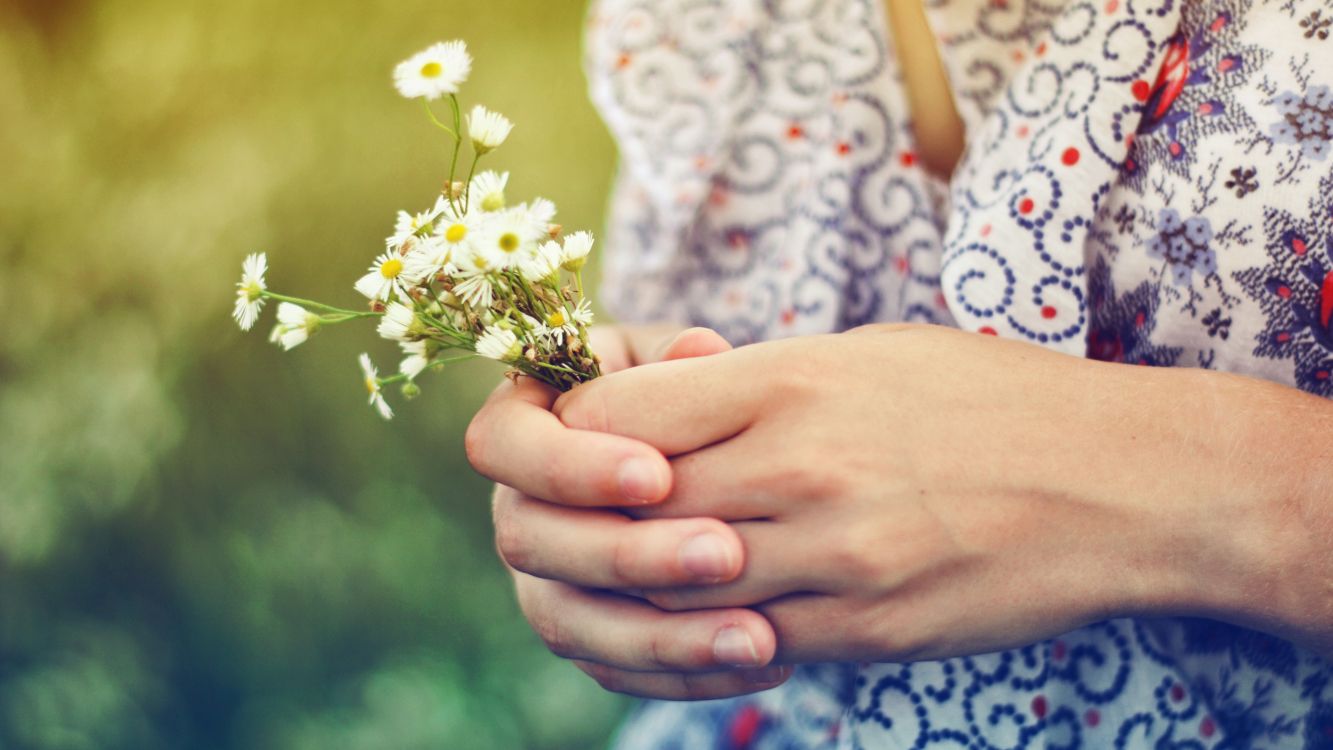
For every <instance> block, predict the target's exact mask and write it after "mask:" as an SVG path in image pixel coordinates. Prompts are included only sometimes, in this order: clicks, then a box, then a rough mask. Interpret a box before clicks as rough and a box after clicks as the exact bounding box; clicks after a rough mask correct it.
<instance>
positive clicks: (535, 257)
mask: <svg viewBox="0 0 1333 750" xmlns="http://www.w3.org/2000/svg"><path fill="white" fill-rule="evenodd" d="M563 259H564V255H563V253H562V251H561V250H560V243H558V242H552V241H550V240H547V241H546V242H543V243H542V244H541V245H540V246H539V247H538V248H537V249H536V250H535V251H533V252H532V253H529V254H528V255H527V256H526V257H524V258H523V259H522V260H521V261H520V262H519V271H520V272H522V274H523V278H524V279H526V280H528V281H530V282H532V283H536V282H539V281H543V280H545V279H547V278H550V277H551V276H552V275H553V274H555V273H556V272H557V271H559V270H560V263H561V261H562V260H563Z"/></svg>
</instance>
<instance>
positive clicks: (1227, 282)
mask: <svg viewBox="0 0 1333 750" xmlns="http://www.w3.org/2000/svg"><path fill="white" fill-rule="evenodd" d="M927 4H928V8H927V16H928V19H929V22H930V24H931V26H932V28H933V30H934V32H935V34H936V35H937V37H938V41H939V44H940V48H941V50H942V55H943V57H944V62H945V68H946V72H947V73H948V75H949V78H950V80H951V84H952V89H953V94H954V96H955V99H956V105H957V108H958V110H959V112H960V114H961V116H962V118H963V121H964V123H965V125H966V129H967V133H968V138H967V141H968V146H967V150H966V152H965V154H964V156H963V159H962V162H961V163H960V165H959V167H958V169H957V171H956V172H955V174H954V175H953V177H952V179H951V180H949V181H944V180H940V179H938V178H935V177H932V176H931V175H930V174H928V173H927V172H926V171H924V170H923V169H922V167H921V165H920V164H919V163H918V159H917V156H916V153H915V151H914V148H913V142H912V137H913V136H912V130H911V127H910V123H909V121H908V112H907V110H906V99H905V96H904V91H903V89H902V85H901V80H900V76H899V74H898V71H897V70H896V58H895V56H894V54H893V52H892V50H891V47H890V40H889V39H888V38H887V37H886V30H887V22H886V19H885V18H884V13H883V9H882V6H881V2H880V0H826V1H822V2H821V1H820V0H601V1H600V2H598V3H595V4H594V7H593V10H592V12H591V14H590V16H589V30H588V31H589V38H588V47H587V57H588V66H589V70H590V75H591V80H592V89H593V96H594V99H595V101H596V103H597V105H598V107H599V108H600V109H601V111H602V112H603V114H604V116H605V118H606V120H607V122H608V124H609V126H610V128H611V130H612V132H613V134H614V136H615V138H616V140H617V141H618V143H619V146H620V149H621V154H622V164H621V168H620V174H619V177H618V181H617V186H616V190H615V194H614V198H613V207H612V208H613V211H612V226H611V227H610V232H609V237H608V241H607V244H608V246H610V247H612V248H614V250H613V252H612V253H611V254H610V255H609V256H608V260H607V269H606V273H607V278H606V283H605V284H604V285H603V289H602V298H603V299H604V300H606V301H607V302H608V304H609V305H610V306H611V308H612V310H613V311H614V312H616V313H617V314H618V316H619V317H621V318H622V319H624V320H627V321H647V320H674V321H681V322H689V323H693V324H698V325H706V326H710V327H713V328H716V329H718V330H719V331H721V332H722V333H723V334H724V335H725V336H727V337H728V338H729V339H731V340H732V341H733V342H737V343H740V342H747V341H757V340H762V339H767V338H775V337H780V336H791V335H798V334H811V333H824V332H829V331H835V330H841V329H845V328H848V327H850V326H855V325H860V324H863V323H871V322H880V321H903V320H906V321H923V322H932V323H939V324H944V325H951V326H958V327H961V328H964V329H968V330H972V331H978V332H981V333H984V334H991V335H998V336H1005V337H1010V338H1015V339H1021V340H1027V341H1033V342H1036V343H1039V344H1041V345H1044V346H1047V347H1050V348H1052V349H1056V350H1060V351H1064V352H1068V353H1072V354H1076V355H1079V356H1086V357H1091V358H1095V359H1101V360H1110V361H1117V362H1129V363H1138V364H1144V365H1152V366H1163V367H1201V368H1211V369H1217V370H1227V371H1232V372H1239V373H1246V374H1249V375H1252V376H1257V377H1261V378H1265V379H1268V380H1272V381H1276V382H1279V383H1284V384H1287V385H1290V386H1294V387H1297V388H1300V389H1302V390H1305V391H1308V392H1310V393H1315V394H1319V395H1323V396H1330V395H1333V375H1331V374H1333V158H1330V156H1329V151H1330V147H1331V146H1333V88H1330V87H1331V86H1333V40H1330V39H1329V36H1330V32H1333V2H1330V0H1189V2H1186V3H1184V4H1181V2H1180V1H1179V0H928V2H927ZM1293 416H1294V415H1293ZM1277 437H1278V436H1275V439H1277ZM1331 680H1333V665H1331V664H1330V663H1328V662H1326V661H1323V660H1321V659H1320V658H1319V657H1317V656H1315V655H1314V654H1311V653H1308V652H1305V651H1303V650H1301V649H1299V648H1297V647H1295V646H1293V645H1292V644H1290V643H1287V642H1285V641H1282V640H1279V639H1276V638H1273V637H1270V636H1267V635H1264V634H1261V633H1257V632H1253V631H1249V630H1244V629H1241V628H1237V627H1232V626H1229V625H1224V624H1220V623H1216V622H1211V621H1206V620H1185V619H1159V620H1131V619H1117V620H1111V621H1108V622H1105V623H1100V624H1096V625H1093V626H1090V627H1086V628H1082V629H1080V630H1078V631H1075V632H1072V633H1068V634H1066V635H1063V636H1061V637H1058V638H1054V639H1051V640H1049V641H1045V642H1042V643H1036V644H1033V645H1031V646H1027V647H1025V648H1020V649H1015V650H1011V651H1005V652H1002V653H996V654H988V655H983V656H974V657H968V658H956V659H947V660H944V661H938V662H923V663H915V664H861V665H818V666H811V667H804V668H801V669H799V670H798V671H797V673H796V675H795V676H794V677H793V679H792V680H791V681H790V682H789V683H788V684H787V685H785V686H783V687H781V688H778V689H775V690H772V691H769V692H767V693H763V694H760V695H757V696H752V697H746V698H739V699H733V700H725V701H711V702H701V703H656V702H649V703H646V704H643V705H642V706H641V707H640V708H639V709H638V710H637V711H636V712H635V714H634V715H633V716H632V717H631V718H630V720H629V721H628V722H627V724H626V726H625V727H624V729H623V730H622V731H621V733H620V735H619V738H618V740H617V742H618V746H619V747H622V748H627V749H638V748H685V749H688V750H695V749H701V750H708V749H711V748H719V749H720V748H835V747H836V748H860V747H865V748H936V747H939V748H997V749H999V748H1003V749H1006V750H1008V749H1012V748H1198V749H1201V750H1212V749H1215V748H1310V749H1313V748H1333V685H1331V684H1330V681H1331Z"/></svg>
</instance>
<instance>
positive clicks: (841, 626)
mask: <svg viewBox="0 0 1333 750" xmlns="http://www.w3.org/2000/svg"><path fill="white" fill-rule="evenodd" d="M856 606H858V605H857V603H855V602H849V601H848V600H847V599H846V598H844V597H839V596H834V595H830V594H792V595H789V596H784V597H782V598H780V599H776V600H774V601H771V602H766V603H764V604H762V605H759V606H757V607H755V609H756V610H757V611H759V612H762V613H763V614H764V617H765V618H767V619H768V620H769V621H770V622H771V623H772V625H773V629H774V630H775V631H776V632H777V634H778V638H779V643H780V644H781V645H780V646H779V648H778V651H777V655H776V656H775V657H774V658H775V660H777V661H781V662H782V663H784V664H809V663H820V662H833V661H838V662H848V661H863V660H875V659H882V658H883V652H882V651H881V650H880V649H878V648H877V646H874V645H871V644H872V643H873V642H874V639H873V638H872V637H871V636H872V635H874V634H870V633H865V634H858V633H856V632H855V631H856V626H855V625H852V624H851V623H853V622H855V621H856V620H857V617H856V614H857V613H856V612H855V611H853V609H854V608H855V607H856ZM883 627H884V628H886V629H887V628H892V627H893V625H892V624H889V623H885V624H884V625H883ZM904 656H906V655H904ZM904 660H905V661H911V659H906V658H905V659H904Z"/></svg>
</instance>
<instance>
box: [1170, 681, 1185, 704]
mask: <svg viewBox="0 0 1333 750" xmlns="http://www.w3.org/2000/svg"><path fill="white" fill-rule="evenodd" d="M1184 699H1185V686H1184V685H1181V684H1180V683H1179V682H1177V683H1176V684H1174V685H1172V686H1171V700H1173V701H1175V702H1177V703H1179V702H1181V701H1182V700H1184Z"/></svg>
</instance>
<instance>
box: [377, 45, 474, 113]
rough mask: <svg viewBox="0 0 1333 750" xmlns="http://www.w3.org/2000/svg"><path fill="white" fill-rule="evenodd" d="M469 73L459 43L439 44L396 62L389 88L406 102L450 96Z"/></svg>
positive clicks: (464, 50)
mask: <svg viewBox="0 0 1333 750" xmlns="http://www.w3.org/2000/svg"><path fill="white" fill-rule="evenodd" d="M471 71H472V57H471V56H470V55H468V53H467V45H465V44H463V43H462V42H460V41H453V42H440V43H439V44H435V45H432V46H431V47H430V48H429V49H426V50H424V51H422V52H418V53H417V54H415V55H412V56H411V57H409V58H407V59H406V60H404V61H403V62H400V63H398V67H396V68H394V69H393V85H394V86H395V87H396V88H397V89H398V93H400V94H402V95H403V96H405V97H407V98H408V99H418V98H422V97H424V98H426V99H439V98H440V97H441V96H444V95H445V94H453V93H456V92H457V91H458V87H459V85H460V84H462V83H463V81H465V80H467V75H468V73H470V72H471Z"/></svg>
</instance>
